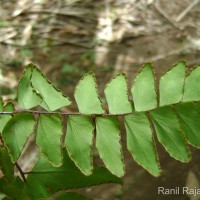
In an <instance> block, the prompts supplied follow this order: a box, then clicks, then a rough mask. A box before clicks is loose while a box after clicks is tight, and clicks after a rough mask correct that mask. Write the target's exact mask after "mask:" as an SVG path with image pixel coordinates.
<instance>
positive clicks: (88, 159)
mask: <svg viewBox="0 0 200 200" xmlns="http://www.w3.org/2000/svg"><path fill="white" fill-rule="evenodd" d="M199 83H200V66H197V67H195V68H194V69H193V70H192V71H191V72H190V73H188V74H186V64H185V62H182V61H181V62H179V63H178V64H176V65H174V66H173V67H172V68H171V69H170V70H169V71H167V72H166V73H165V74H164V75H163V76H162V77H161V79H160V82H159V87H158V88H159V92H157V91H156V86H155V76H154V72H153V67H152V65H151V64H150V63H147V64H145V65H144V66H143V67H142V68H141V70H140V71H139V73H138V74H137V76H136V78H135V79H134V81H133V84H132V86H131V96H132V100H131V101H130V100H129V95H128V92H127V91H128V84H127V79H126V76H125V74H123V73H120V74H118V75H117V76H116V77H114V78H113V79H112V80H111V81H110V82H109V83H108V84H107V86H106V88H105V91H104V92H105V97H106V100H107V104H108V108H109V112H106V111H105V109H104V107H103V106H102V103H101V100H100V98H99V95H98V89H97V84H96V79H95V76H94V74H93V73H91V72H90V73H87V74H86V75H84V77H83V78H82V79H81V80H80V81H79V83H78V84H77V86H76V89H75V93H74V96H75V100H76V103H77V105H78V109H79V112H78V113H69V112H61V111H56V110H58V109H60V108H63V107H65V106H68V105H70V104H71V100H70V99H69V98H68V97H66V96H64V95H63V94H62V92H61V91H60V90H58V89H57V88H55V87H54V86H53V85H52V84H51V83H50V82H49V81H48V80H47V79H46V77H45V76H44V75H43V74H42V73H41V72H40V70H39V69H37V68H36V67H35V66H34V65H33V64H30V65H28V66H27V67H26V69H25V71H24V73H23V75H22V78H21V80H20V81H19V85H18V91H17V92H18V98H17V102H18V106H19V107H20V108H21V109H20V110H16V111H15V108H14V106H13V105H12V104H11V103H8V104H6V105H4V106H3V102H2V100H1V101H0V111H1V112H0V117H1V119H0V132H1V139H2V147H1V149H0V154H1V156H0V166H1V169H2V171H3V174H4V177H3V178H1V179H0V191H1V192H2V193H3V194H5V195H6V197H3V198H4V199H20V200H21V199H41V198H47V197H50V196H53V197H54V199H70V200H73V199H87V198H86V197H83V196H80V195H79V194H75V193H72V192H68V191H67V192H63V193H62V194H60V193H57V192H58V191H61V190H62V191H63V190H68V189H75V188H81V187H88V186H91V185H98V184H102V183H109V182H112V183H121V179H120V178H119V177H122V176H123V175H124V161H123V153H122V150H121V149H122V148H121V143H120V123H119V120H118V116H123V119H124V124H125V128H126V134H127V147H128V150H129V151H130V153H131V154H132V156H133V158H134V160H135V161H136V162H137V163H138V164H139V165H141V166H142V167H143V168H145V169H146V170H147V171H148V172H149V173H151V174H152V175H154V176H159V175H160V173H161V168H160V164H159V159H158V154H157V151H156V145H155V141H154V138H153V135H152V129H153V128H154V129H155V132H156V135H157V138H158V141H159V142H160V143H161V144H162V145H163V146H164V147H165V149H166V151H167V152H168V153H169V154H170V155H171V156H172V157H174V158H175V159H177V160H179V161H181V162H188V161H189V160H190V157H191V155H190V151H189V148H188V143H189V144H191V145H193V146H194V147H197V148H199V147H200V137H199V129H200V116H199V109H200V103H199V101H200V87H199ZM158 93H159V95H158ZM36 106H41V107H42V108H44V111H37V110H30V109H32V108H33V107H36ZM63 118H67V130H66V133H63V125H62V124H63V123H62V120H63ZM35 124H37V126H36V125H35ZM31 133H34V134H36V144H37V145H38V147H39V150H40V154H39V157H38V161H37V163H36V165H35V167H34V168H33V170H31V171H30V172H22V171H21V176H22V177H21V178H22V180H21V179H20V178H19V177H16V176H14V165H16V166H18V164H17V161H18V159H19V157H20V155H21V152H22V150H23V148H24V146H25V144H26V141H27V139H28V138H29V136H30V134H31ZM63 134H64V135H65V134H66V136H65V139H64V140H61V138H63ZM94 134H95V135H96V137H95V139H96V148H97V150H98V153H99V155H100V157H101V159H102V160H103V162H104V164H105V167H106V168H107V169H106V168H103V167H99V166H97V165H96V164H95V163H93V159H92V158H93V153H92V149H93V148H92V147H93V138H94ZM18 168H19V166H18ZM19 169H20V168H19ZM25 174H26V177H25Z"/></svg>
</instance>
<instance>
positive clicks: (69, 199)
mask: <svg viewBox="0 0 200 200" xmlns="http://www.w3.org/2000/svg"><path fill="white" fill-rule="evenodd" d="M49 200H50V199H49ZM55 200H90V199H88V198H87V197H84V196H82V195H80V194H78V193H74V192H65V193H62V194H61V195H59V196H58V197H56V198H55Z"/></svg>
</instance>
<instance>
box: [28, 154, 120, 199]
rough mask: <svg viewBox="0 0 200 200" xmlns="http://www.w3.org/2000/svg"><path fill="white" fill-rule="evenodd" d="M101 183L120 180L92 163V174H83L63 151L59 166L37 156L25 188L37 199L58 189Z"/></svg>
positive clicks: (118, 181)
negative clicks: (54, 165)
mask: <svg viewBox="0 0 200 200" xmlns="http://www.w3.org/2000/svg"><path fill="white" fill-rule="evenodd" d="M102 183H122V182H121V179H119V178H117V177H116V176H114V175H112V174H111V173H110V172H109V171H108V170H107V169H105V168H103V167H99V166H97V165H94V171H93V174H92V175H90V176H85V175H83V174H82V173H81V172H80V170H79V169H78V168H77V167H76V166H75V165H74V163H73V162H72V161H71V159H70V158H69V156H68V155H67V153H66V151H64V153H63V164H62V166H60V167H53V166H52V165H51V164H49V162H48V161H47V160H46V159H44V157H43V156H40V157H39V159H38V162H37V164H36V166H35V167H34V168H33V170H32V172H31V173H30V174H29V175H28V178H27V183H26V190H27V192H28V194H29V195H30V196H31V197H32V199H34V200H38V199H40V198H42V197H43V198H45V197H48V196H49V195H50V194H52V193H54V192H56V191H59V190H67V189H75V188H81V187H88V186H92V185H99V184H102Z"/></svg>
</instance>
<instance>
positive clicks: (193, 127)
mask: <svg viewBox="0 0 200 200" xmlns="http://www.w3.org/2000/svg"><path fill="white" fill-rule="evenodd" d="M175 110H176V112H177V114H178V116H179V118H180V123H181V127H182V130H183V132H184V134H185V136H186V139H187V140H188V142H189V143H190V144H192V145H194V146H195V147H198V148H199V147H200V135H199V130H200V115H199V113H198V112H197V108H196V106H195V104H193V103H183V104H179V105H176V106H175Z"/></svg>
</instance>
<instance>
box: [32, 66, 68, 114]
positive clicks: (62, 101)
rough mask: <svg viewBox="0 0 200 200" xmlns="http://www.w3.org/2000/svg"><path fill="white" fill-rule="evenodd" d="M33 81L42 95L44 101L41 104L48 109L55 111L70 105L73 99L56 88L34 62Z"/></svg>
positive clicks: (35, 87)
mask: <svg viewBox="0 0 200 200" xmlns="http://www.w3.org/2000/svg"><path fill="white" fill-rule="evenodd" d="M31 66H32V76H31V83H32V86H33V88H34V89H35V90H36V91H37V92H38V93H39V94H40V95H41V97H42V99H43V101H42V103H41V106H42V107H43V108H45V109H46V110H48V111H54V110H57V109H59V108H62V107H63V106H68V105H70V104H71V101H70V99H69V98H68V97H65V96H64V95H63V94H62V93H61V91H59V90H58V89H56V88H55V87H54V86H53V85H52V84H51V83H50V81H48V80H47V79H46V77H45V76H44V75H43V74H42V72H40V71H39V69H37V68H36V67H35V66H34V65H33V64H32V65H31Z"/></svg>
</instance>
